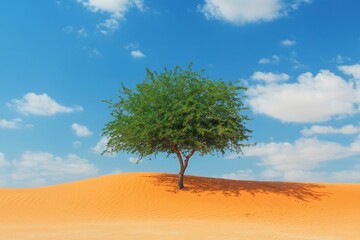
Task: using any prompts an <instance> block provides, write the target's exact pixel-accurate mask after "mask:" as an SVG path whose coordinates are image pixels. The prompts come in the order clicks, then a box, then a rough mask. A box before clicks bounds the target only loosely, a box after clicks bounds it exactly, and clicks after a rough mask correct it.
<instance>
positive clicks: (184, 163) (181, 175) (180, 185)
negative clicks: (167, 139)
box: [170, 144, 196, 189]
mask: <svg viewBox="0 0 360 240" xmlns="http://www.w3.org/2000/svg"><path fill="white" fill-rule="evenodd" d="M170 146H171V148H172V149H173V150H174V152H175V153H176V155H177V157H178V159H179V163H180V172H179V180H178V189H183V188H184V174H185V170H186V168H187V166H188V163H189V159H190V158H191V156H192V155H193V154H194V153H195V151H196V148H195V149H193V150H192V151H191V152H190V154H189V155H187V156H186V158H185V161H183V158H182V156H181V153H180V151H179V149H178V148H177V147H176V146H175V145H174V144H170Z"/></svg>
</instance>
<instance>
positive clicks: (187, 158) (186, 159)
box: [184, 148, 197, 169]
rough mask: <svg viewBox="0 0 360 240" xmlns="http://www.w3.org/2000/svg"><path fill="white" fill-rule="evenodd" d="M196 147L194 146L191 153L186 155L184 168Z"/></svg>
mask: <svg viewBox="0 0 360 240" xmlns="http://www.w3.org/2000/svg"><path fill="white" fill-rule="evenodd" d="M196 150H197V148H194V149H193V150H192V151H191V153H190V154H189V155H187V156H186V158H185V166H184V168H185V169H186V168H187V166H188V163H189V159H190V158H191V157H192V155H194V153H195V152H196Z"/></svg>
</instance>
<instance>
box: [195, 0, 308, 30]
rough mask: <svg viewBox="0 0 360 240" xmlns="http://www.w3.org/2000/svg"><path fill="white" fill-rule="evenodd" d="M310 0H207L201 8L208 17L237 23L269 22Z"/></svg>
mask: <svg viewBox="0 0 360 240" xmlns="http://www.w3.org/2000/svg"><path fill="white" fill-rule="evenodd" d="M303 3H310V1H308V0H296V1H290V4H288V3H286V2H285V1H282V0H238V1H234V0H205V2H204V4H203V5H199V7H198V8H199V10H200V11H201V12H202V13H203V14H204V15H205V17H206V18H207V19H216V20H222V21H225V22H229V23H232V24H236V25H244V24H248V23H256V22H268V21H272V20H275V19H277V18H279V17H283V16H286V15H287V14H288V13H289V11H291V10H297V9H298V8H299V6H300V5H301V4H303Z"/></svg>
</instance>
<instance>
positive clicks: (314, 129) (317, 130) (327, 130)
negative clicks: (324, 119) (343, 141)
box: [301, 124, 360, 136]
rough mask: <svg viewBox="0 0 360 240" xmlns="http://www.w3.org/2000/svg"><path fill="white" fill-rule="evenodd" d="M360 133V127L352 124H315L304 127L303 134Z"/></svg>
mask: <svg viewBox="0 0 360 240" xmlns="http://www.w3.org/2000/svg"><path fill="white" fill-rule="evenodd" d="M357 133H360V128H359V127H355V126H354V125H352V124H349V125H345V126H342V127H340V128H334V127H331V126H319V125H313V126H311V127H310V128H304V129H303V130H302V131H301V134H302V135H304V136H311V135H317V134H348V135H349V134H357Z"/></svg>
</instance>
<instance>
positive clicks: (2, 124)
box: [0, 118, 22, 129]
mask: <svg viewBox="0 0 360 240" xmlns="http://www.w3.org/2000/svg"><path fill="white" fill-rule="evenodd" d="M21 122H22V119H21V118H15V119H12V120H6V119H0V128H8V129H17V128H20V127H21Z"/></svg>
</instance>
